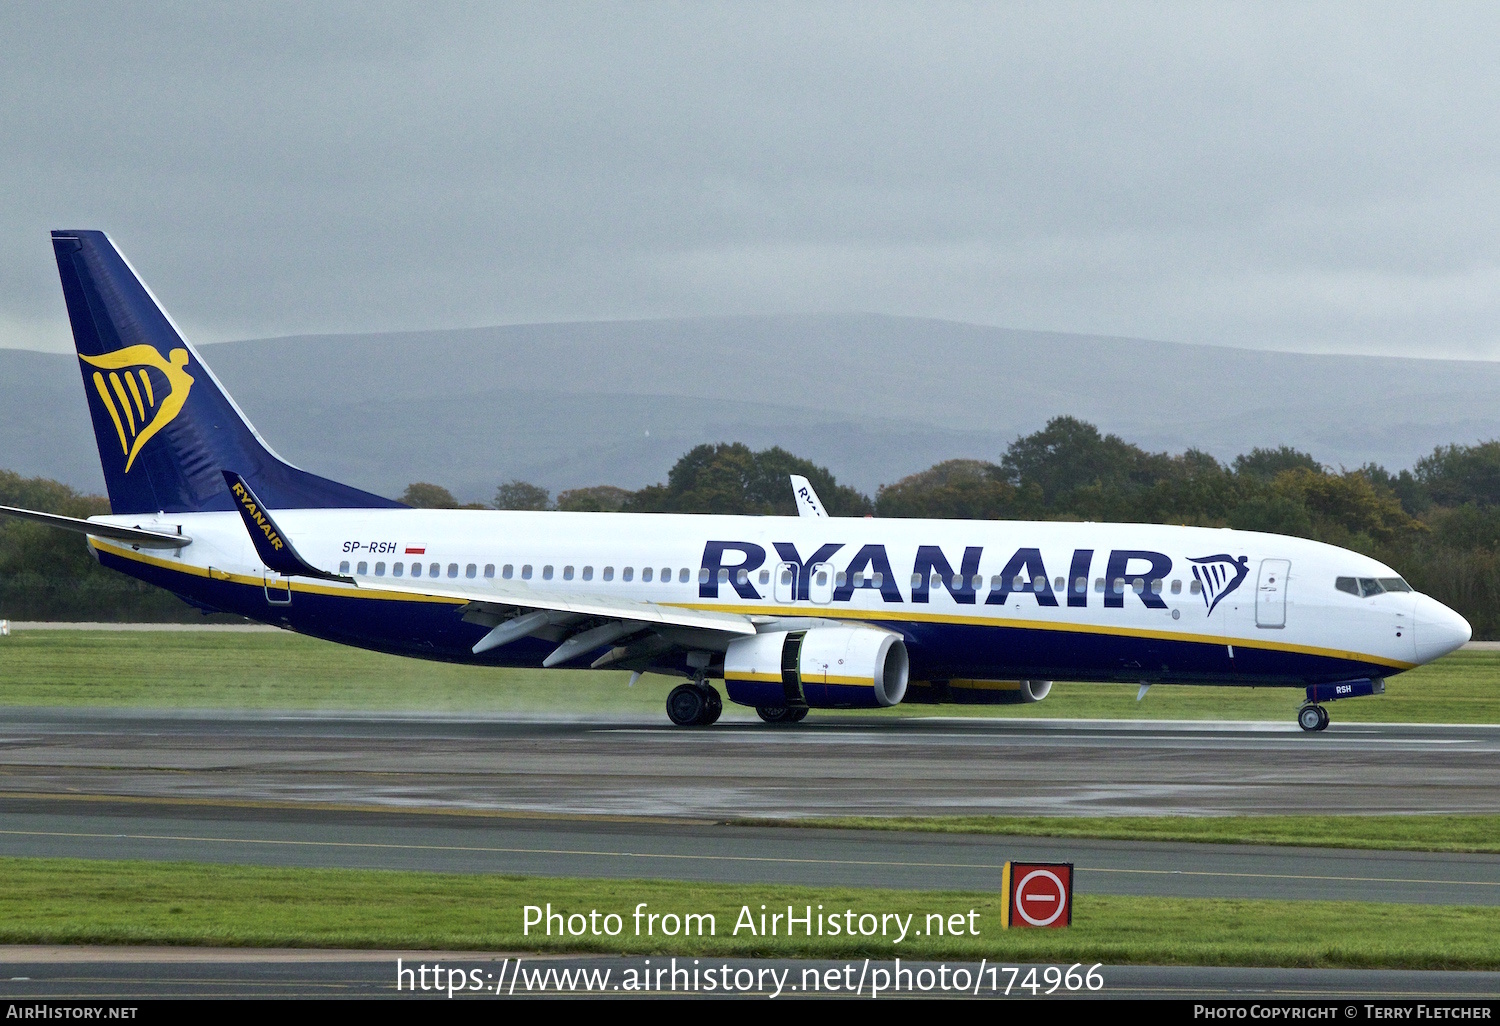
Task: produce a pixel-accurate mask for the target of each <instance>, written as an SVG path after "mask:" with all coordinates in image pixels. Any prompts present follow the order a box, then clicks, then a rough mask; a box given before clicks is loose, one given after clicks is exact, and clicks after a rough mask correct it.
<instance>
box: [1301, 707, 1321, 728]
mask: <svg viewBox="0 0 1500 1026" xmlns="http://www.w3.org/2000/svg"><path fill="white" fill-rule="evenodd" d="M1297 726H1299V727H1301V728H1302V729H1303V730H1307V731H1313V730H1322V729H1323V728H1324V727H1326V726H1328V711H1327V710H1326V709H1324V708H1323V707H1322V706H1320V705H1304V706H1303V707H1302V708H1301V709H1299V710H1297Z"/></svg>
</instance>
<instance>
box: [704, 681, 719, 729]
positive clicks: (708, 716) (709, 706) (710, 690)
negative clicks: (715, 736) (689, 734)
mask: <svg viewBox="0 0 1500 1026" xmlns="http://www.w3.org/2000/svg"><path fill="white" fill-rule="evenodd" d="M698 687H699V689H700V690H701V691H702V692H703V699H704V701H703V715H702V716H701V717H700V718H699V720H698V726H700V727H709V726H712V725H713V724H715V723H717V722H718V721H719V717H720V716H721V715H723V713H724V699H722V698H720V697H719V692H718V691H717V690H716V689H715V688H714V687H713V686H712V685H710V684H699V685H698Z"/></svg>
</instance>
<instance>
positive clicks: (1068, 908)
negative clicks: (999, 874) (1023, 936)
mask: <svg viewBox="0 0 1500 1026" xmlns="http://www.w3.org/2000/svg"><path fill="white" fill-rule="evenodd" d="M1002 889H1003V891H1004V893H1005V908H1004V914H1003V923H1004V925H1005V926H1006V927H1007V928H1009V927H1012V926H1016V927H1022V926H1040V927H1053V928H1057V927H1063V926H1071V925H1072V924H1073V863H1071V862H1007V863H1006V864H1005V871H1004V877H1003V887H1002Z"/></svg>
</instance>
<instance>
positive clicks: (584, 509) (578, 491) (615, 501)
mask: <svg viewBox="0 0 1500 1026" xmlns="http://www.w3.org/2000/svg"><path fill="white" fill-rule="evenodd" d="M634 495H635V493H634V492H632V491H627V490H626V489H624V488H616V487H615V486H614V485H595V486H594V487H592V488H570V489H569V490H567V491H565V492H558V493H557V508H558V509H560V510H566V511H568V512H570V513H618V512H620V510H622V509H624V508H625V504H626V503H627V502H629V501H630V499H631V498H632V497H633V496H634Z"/></svg>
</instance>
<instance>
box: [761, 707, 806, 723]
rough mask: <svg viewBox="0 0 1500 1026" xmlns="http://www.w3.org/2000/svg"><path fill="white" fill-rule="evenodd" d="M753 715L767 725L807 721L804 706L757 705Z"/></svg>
mask: <svg viewBox="0 0 1500 1026" xmlns="http://www.w3.org/2000/svg"><path fill="white" fill-rule="evenodd" d="M755 715H757V716H759V717H760V718H761V719H763V720H765V721H766V722H767V723H801V722H802V721H803V720H805V719H807V706H805V705H757V706H756V707H755Z"/></svg>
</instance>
